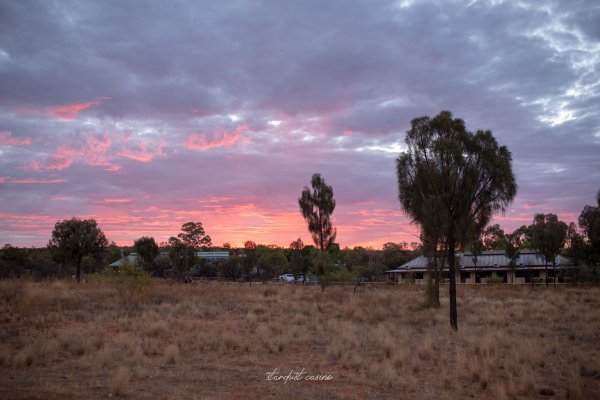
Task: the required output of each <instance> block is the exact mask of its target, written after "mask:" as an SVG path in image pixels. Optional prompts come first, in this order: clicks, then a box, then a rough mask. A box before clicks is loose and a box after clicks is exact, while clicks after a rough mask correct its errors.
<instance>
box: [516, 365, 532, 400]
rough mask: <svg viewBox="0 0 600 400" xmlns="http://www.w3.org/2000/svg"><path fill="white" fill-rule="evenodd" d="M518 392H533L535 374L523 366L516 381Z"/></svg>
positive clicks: (523, 393)
mask: <svg viewBox="0 0 600 400" xmlns="http://www.w3.org/2000/svg"><path fill="white" fill-rule="evenodd" d="M518 385H519V388H518V392H519V394H522V395H525V396H533V395H534V394H535V375H534V374H533V372H532V371H531V370H530V369H529V368H525V367H523V369H522V371H521V374H520V376H519V382H518Z"/></svg>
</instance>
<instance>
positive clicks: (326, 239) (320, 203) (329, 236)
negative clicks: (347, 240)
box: [298, 174, 337, 250]
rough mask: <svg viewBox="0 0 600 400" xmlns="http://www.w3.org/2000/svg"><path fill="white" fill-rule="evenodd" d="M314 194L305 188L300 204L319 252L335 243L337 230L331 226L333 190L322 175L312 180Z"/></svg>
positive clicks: (333, 202) (333, 206) (315, 176)
mask: <svg viewBox="0 0 600 400" xmlns="http://www.w3.org/2000/svg"><path fill="white" fill-rule="evenodd" d="M311 186H312V192H311V190H310V189H309V188H308V187H306V186H305V187H304V190H303V191H302V194H301V196H300V198H299V199H298V204H299V205H300V211H301V212H302V216H303V217H304V219H305V220H306V222H308V230H309V232H310V234H311V236H312V238H313V241H314V242H315V245H316V246H317V248H318V249H319V250H325V249H327V248H328V247H329V245H330V244H331V243H334V242H335V237H336V234H337V231H336V229H335V228H334V227H333V225H332V224H331V214H332V213H333V210H335V200H334V198H333V189H332V187H331V186H329V185H327V184H326V183H325V180H324V179H322V178H321V175H320V174H314V175H313V176H312V180H311Z"/></svg>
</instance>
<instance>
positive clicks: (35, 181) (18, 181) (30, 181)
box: [10, 179, 66, 185]
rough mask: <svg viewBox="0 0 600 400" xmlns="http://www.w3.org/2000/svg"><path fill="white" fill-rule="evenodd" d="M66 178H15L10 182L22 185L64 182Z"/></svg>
mask: <svg viewBox="0 0 600 400" xmlns="http://www.w3.org/2000/svg"><path fill="white" fill-rule="evenodd" d="M64 182H66V180H64V179H13V180H11V181H10V183H14V184H22V185H47V184H51V183H64Z"/></svg>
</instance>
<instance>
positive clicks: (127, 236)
mask: <svg viewBox="0 0 600 400" xmlns="http://www.w3.org/2000/svg"><path fill="white" fill-rule="evenodd" d="M242 3H243V4H242ZM242 3H240V4H238V3H235V4H229V5H225V3H223V4H222V3H219V2H198V3H194V2H192V3H189V4H187V5H186V6H185V7H181V8H175V7H174V8H171V7H169V6H168V5H166V4H163V3H161V2H150V3H148V4H145V5H144V9H145V10H144V12H139V10H138V7H139V4H136V3H135V2H122V3H119V7H115V6H114V5H112V4H109V3H105V2H91V3H85V4H83V3H82V4H79V5H78V6H77V7H71V6H72V5H71V4H70V3H69V2H39V3H36V4H35V5H29V6H28V5H27V4H21V3H20V2H5V3H4V4H2V5H1V6H0V15H3V16H4V18H6V20H7V21H8V20H9V21H11V24H1V25H2V26H0V32H1V33H2V34H1V35H0V52H1V54H2V57H0V88H1V90H0V204H1V206H0V246H1V245H4V244H5V243H11V244H13V245H16V246H44V245H46V243H47V242H48V239H49V237H50V232H51V230H52V227H53V225H54V224H55V223H56V222H57V221H58V220H62V219H65V218H70V217H73V216H77V217H80V218H95V219H96V220H97V221H98V224H99V226H100V228H101V229H102V230H103V231H104V232H105V233H106V236H107V237H108V239H109V240H113V241H115V242H116V243H117V244H119V245H131V244H132V243H133V241H134V240H135V239H137V238H139V237H140V236H142V235H145V236H153V237H155V238H156V240H157V241H158V242H161V241H166V240H168V238H169V237H170V236H173V235H176V234H177V233H178V232H179V229H180V227H181V225H182V224H183V223H185V222H188V221H201V222H202V223H203V225H204V227H205V229H206V232H207V233H208V234H209V235H210V236H211V237H212V239H213V244H215V245H221V244H223V243H224V242H229V243H231V244H232V245H234V246H241V245H243V243H244V242H245V241H247V240H253V241H255V242H257V243H265V244H277V245H280V246H286V247H287V246H288V245H289V244H290V242H292V241H293V240H295V239H297V238H298V237H300V238H302V240H303V241H304V242H305V243H307V244H309V243H311V239H310V235H309V233H308V230H307V226H306V223H305V221H304V220H303V219H302V216H301V214H300V211H299V206H298V201H297V199H298V196H299V195H300V193H301V191H302V189H303V187H304V186H306V185H309V183H310V178H311V176H312V174H313V173H315V172H319V173H320V174H321V175H322V177H323V178H324V179H325V180H326V182H327V183H328V184H329V185H331V186H332V187H333V191H334V197H335V199H336V202H337V207H336V209H335V211H334V213H333V216H332V219H333V223H334V226H335V227H336V228H337V231H338V236H337V241H338V242H339V243H340V245H341V246H342V247H344V246H350V247H352V246H355V245H363V246H373V247H375V248H381V246H382V245H383V244H384V243H386V242H390V241H393V242H403V241H405V242H409V243H410V242H416V241H418V235H419V232H418V229H417V228H416V227H415V226H414V225H412V224H411V223H410V221H409V220H408V219H407V218H406V216H405V215H404V213H403V212H402V210H401V209H400V204H399V202H398V198H397V181H396V172H395V168H396V166H395V160H396V158H397V156H398V155H399V153H400V152H402V151H404V150H405V146H404V137H405V132H406V130H407V129H408V127H409V126H410V121H411V119H412V118H415V117H418V116H422V115H430V116H433V115H436V114H437V113H438V112H440V111H441V110H450V111H452V113H453V114H454V116H456V117H459V118H462V119H464V120H465V123H466V126H467V128H468V129H469V130H471V131H475V130H477V129H490V130H492V131H493V133H494V136H495V137H496V138H497V140H498V142H499V143H500V144H501V145H506V146H507V147H508V149H509V150H510V151H511V152H512V155H513V169H514V171H515V175H516V178H517V183H518V186H519V189H518V192H517V197H516V199H515V201H514V203H513V204H511V205H510V206H509V209H507V210H506V212H505V213H504V215H498V216H496V218H495V219H494V221H493V222H495V223H499V224H500V225H501V226H502V227H504V229H506V230H513V229H515V228H517V227H519V226H521V225H525V224H530V223H531V222H532V220H533V216H534V215H535V214H536V213H550V212H552V213H556V214H558V215H559V217H560V218H561V219H563V220H564V221H566V222H567V223H568V222H573V221H576V220H577V217H578V215H579V213H580V211H581V209H582V208H583V207H584V206H585V205H586V204H591V203H592V202H593V200H594V196H595V193H596V192H597V190H598V189H599V188H600V187H599V185H600V157H598V156H599V155H600V140H599V136H598V132H600V111H599V110H600V103H599V101H598V99H599V96H598V87H599V86H598V82H600V75H599V72H598V71H600V57H598V54H600V45H599V44H598V43H599V39H600V38H599V37H598V30H597V27H595V25H594V24H592V23H591V22H590V21H592V22H593V18H592V19H590V18H587V19H586V18H585V17H584V15H585V14H586V13H587V12H588V10H589V9H590V6H591V5H592V4H594V3H593V2H587V3H588V4H585V3H586V2H583V3H582V4H578V5H576V6H575V5H572V4H570V3H569V4H567V3H564V4H562V3H560V2H557V3H553V2H549V3H548V4H546V5H545V6H544V7H537V6H536V7H534V6H527V7H526V6H523V7H516V6H512V5H511V4H510V2H494V1H492V2H488V1H478V2H470V3H469V4H467V3H465V4H457V5H456V6H455V7H454V6H453V7H446V6H445V5H444V4H443V3H436V2H429V1H424V2H403V3H402V4H401V5H398V3H397V2H386V1H384V2H376V3H371V2H350V3H347V2H345V1H342V2H335V1H334V2H332V3H328V6H322V7H321V6H317V5H315V4H312V5H311V4H309V3H305V2H272V3H269V4H260V3H244V2H242ZM532 4H533V3H532ZM535 4H537V3H535ZM342 10H343V16H342V14H341V13H342ZM544 10H548V11H547V12H546V11H544ZM122 15H128V16H130V17H131V20H129V19H127V20H124V19H123V18H121V17H119V16H122ZM492 26H493V27H494V29H491V28H490V27H492ZM134 27H144V29H134ZM257 27H260V29H257ZM125 38H126V39H125Z"/></svg>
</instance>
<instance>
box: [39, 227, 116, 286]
mask: <svg viewBox="0 0 600 400" xmlns="http://www.w3.org/2000/svg"><path fill="white" fill-rule="evenodd" d="M107 246H108V240H106V237H105V236H104V233H103V232H102V231H101V230H100V228H99V227H98V224H97V223H96V221H95V220H94V219H86V220H81V219H78V218H71V219H69V220H63V221H59V222H57V223H56V224H55V225H54V230H53V231H52V238H51V239H50V241H49V242H48V247H49V248H50V249H51V250H52V251H53V252H55V253H58V254H60V257H61V258H62V259H63V260H64V261H67V262H72V263H74V264H75V266H76V271H77V281H78V282H79V281H80V279H81V261H82V260H83V257H85V256H86V255H90V256H92V257H100V256H101V255H102V253H103V251H104V249H105V248H106V247H107Z"/></svg>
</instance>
